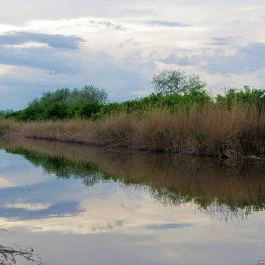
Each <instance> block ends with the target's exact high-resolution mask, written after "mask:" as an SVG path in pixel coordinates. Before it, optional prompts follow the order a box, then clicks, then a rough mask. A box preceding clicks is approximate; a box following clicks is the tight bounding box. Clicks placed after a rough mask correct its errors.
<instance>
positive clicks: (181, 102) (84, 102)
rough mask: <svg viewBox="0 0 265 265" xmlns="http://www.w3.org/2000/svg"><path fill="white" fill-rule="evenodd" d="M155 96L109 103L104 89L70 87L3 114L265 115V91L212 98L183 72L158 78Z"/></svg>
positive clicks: (28, 117) (37, 117)
mask: <svg viewBox="0 0 265 265" xmlns="http://www.w3.org/2000/svg"><path fill="white" fill-rule="evenodd" d="M153 85H154V90H155V93H152V94H151V95H149V96H146V97H142V98H138V99H134V100H128V101H125V102H121V103H117V102H111V103H108V102H107V98H108V96H107V94H106V92H105V91H104V90H101V89H98V88H96V87H94V86H85V87H84V88H82V89H73V90H70V89H68V88H62V89H58V90H56V91H54V92H47V93H45V94H43V96H42V97H41V98H39V99H35V100H33V101H32V102H31V103H30V104H28V106H27V107H26V108H25V109H23V110H20V111H15V112H12V111H0V119H15V120H21V121H41V120H63V119H72V118H82V119H92V120H95V119H101V118H104V117H106V116H109V115H113V114H115V115H116V114H120V113H127V114H131V113H134V114H137V115H144V113H146V112H147V111H152V110H162V109H166V110H169V111H170V112H187V111H190V110H194V109H195V110H197V111H201V110H202V109H205V107H207V106H215V107H217V108H219V107H221V108H222V109H227V110H231V109H232V108H233V106H235V105H241V106H242V107H244V108H247V109H249V110H252V109H253V106H254V108H256V110H257V112H258V114H259V116H260V115H261V113H264V112H265V90H262V89H253V88H250V87H246V86H245V87H244V89H241V90H237V89H229V90H227V91H226V93H225V94H224V95H218V96H217V97H216V98H213V97H211V96H210V95H209V94H208V93H207V91H206V90H205V82H204V81H202V80H201V79H200V77H199V76H198V75H194V74H193V75H188V74H186V73H184V72H180V71H163V72H162V73H160V74H159V75H156V76H154V79H153Z"/></svg>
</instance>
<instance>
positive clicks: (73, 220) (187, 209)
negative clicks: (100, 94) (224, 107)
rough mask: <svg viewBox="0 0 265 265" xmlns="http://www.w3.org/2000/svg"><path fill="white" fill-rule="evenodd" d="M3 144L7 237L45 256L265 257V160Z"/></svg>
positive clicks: (66, 261)
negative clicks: (234, 159)
mask: <svg viewBox="0 0 265 265" xmlns="http://www.w3.org/2000/svg"><path fill="white" fill-rule="evenodd" d="M1 146H2V149H1V151H0V161H1V162H0V225H1V227H2V228H3V229H5V230H3V231H0V233H1V241H0V244H1V245H4V246H12V247H15V248H22V249H25V248H27V247H32V248H34V251H35V252H34V253H36V254H38V255H39V256H40V257H41V258H42V260H43V262H44V264H50V265H59V264H60V265H85V264H86V265H87V264H91V265H105V264H106V265H110V264H115V265H125V264H126V265H135V264H138V265H144V264H145V265H150V264H152V265H171V264H172V265H173V264H174V265H175V264H189V265H190V264H202V265H205V264H211V265H214V264H218V265H219V264H220V265H221V264H238V265H244V264H246V265H249V264H258V260H263V259H265V251H264V249H265V232H264V231H265V211H264V209H265V165H264V163H257V162H251V163H247V162H244V163H241V164H238V163H237V164H235V163H234V162H226V163H220V162H218V161H216V160H214V159H206V158H204V159H194V158H178V157H176V156H165V155H151V154H147V153H142V154H139V153H129V152H126V151H119V152H114V151H104V150H102V149H96V148H91V147H84V146H81V145H70V144H62V143H49V142H43V141H39V142H37V141H26V142H23V143H22V142H16V143H15V142H3V143H2V144H1ZM18 262H19V263H18V264H28V263H27V262H26V261H25V260H24V259H22V258H19V257H18Z"/></svg>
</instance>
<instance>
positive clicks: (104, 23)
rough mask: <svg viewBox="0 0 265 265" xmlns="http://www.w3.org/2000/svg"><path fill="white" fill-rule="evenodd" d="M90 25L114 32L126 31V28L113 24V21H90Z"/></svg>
mask: <svg viewBox="0 0 265 265" xmlns="http://www.w3.org/2000/svg"><path fill="white" fill-rule="evenodd" d="M89 23H90V24H92V25H94V26H104V27H106V28H108V29H112V30H125V27H124V26H122V25H121V24H118V23H113V22H111V21H96V20H90V21H89Z"/></svg>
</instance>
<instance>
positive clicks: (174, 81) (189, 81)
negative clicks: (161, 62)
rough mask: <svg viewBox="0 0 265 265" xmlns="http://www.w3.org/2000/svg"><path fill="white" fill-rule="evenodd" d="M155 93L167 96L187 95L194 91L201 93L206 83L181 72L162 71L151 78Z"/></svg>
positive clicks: (194, 76)
mask: <svg viewBox="0 0 265 265" xmlns="http://www.w3.org/2000/svg"><path fill="white" fill-rule="evenodd" d="M152 83H153V87H154V90H155V92H157V93H160V94H163V95H168V94H171V95H172V94H182V95H187V94H189V93H191V92H194V91H202V90H203V89H204V88H205V86H206V83H205V82H204V81H202V80H201V78H200V77H199V76H198V75H196V74H192V75H188V74H186V73H185V72H182V71H163V72H161V73H160V74H158V75H155V76H154V78H153V82H152Z"/></svg>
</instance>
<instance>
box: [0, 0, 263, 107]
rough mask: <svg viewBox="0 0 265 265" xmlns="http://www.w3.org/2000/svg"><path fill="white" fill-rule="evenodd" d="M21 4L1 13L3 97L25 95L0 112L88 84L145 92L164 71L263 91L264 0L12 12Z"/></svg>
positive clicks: (118, 93)
mask: <svg viewBox="0 0 265 265" xmlns="http://www.w3.org/2000/svg"><path fill="white" fill-rule="evenodd" d="M19 3H20V1H18V0H11V1H8V2H7V3H5V4H3V6H2V8H1V12H2V14H3V15H1V14H0V34H2V35H0V51H1V52H0V64H2V65H1V66H0V75H1V79H0V88H1V89H0V96H1V98H8V94H7V93H5V92H4V91H7V89H9V90H10V91H11V92H10V93H11V94H12V93H13V92H12V91H17V90H18V89H20V90H23V91H25V94H26V95H27V97H22V98H21V99H18V100H17V102H15V103H12V102H11V98H10V99H9V100H5V101H4V102H5V104H4V103H3V102H0V108H6V107H7V105H8V104H10V105H12V107H14V108H16V107H21V106H24V105H25V104H26V103H27V100H29V99H32V98H34V97H36V96H39V95H40V93H41V92H42V91H43V90H46V89H54V88H57V87H64V86H69V87H73V86H82V85H84V84H86V83H93V84H95V85H98V86H100V87H105V88H106V89H107V91H108V92H110V93H111V95H110V97H111V99H114V100H120V99H125V98H131V97H135V96H137V95H143V94H145V93H146V92H148V91H150V83H151V78H152V75H153V73H154V72H156V71H157V70H158V69H162V68H163V67H173V68H182V69H187V70H188V71H191V72H198V73H200V74H201V75H202V76H205V77H206V78H207V81H208V83H209V84H210V86H211V89H213V88H214V87H215V89H218V88H220V87H225V86H227V85H228V84H230V85H240V84H241V82H240V81H242V85H243V84H244V83H245V82H246V81H248V83H250V84H258V85H259V86H260V87H264V86H265V81H263V80H264V79H265V78H264V68H265V66H264V65H265V63H264V60H263V56H264V55H263V54H264V47H265V46H264V45H265V44H264V43H265V35H264V34H261V33H262V32H263V25H264V22H265V16H264V8H265V5H264V3H263V1H260V0H254V1H252V2H251V3H250V2H249V1H247V0H243V1H242V0H240V1H239V0H234V1H228V0H225V1H222V2H220V1H218V2H217V1H215V2H213V1H210V0H203V1H200V3H198V1H195V0H190V1H183V0H178V1H175V0H174V1H173V0H167V1H162V0H155V1H152V4H150V1H148V0H142V1H140V0H137V1H136V2H135V1H134V2H129V3H128V2H126V3H125V2H124V1H121V0H112V1H111V4H109V2H106V1H104V0H99V1H96V2H92V1H84V0H77V1H68V3H67V5H65V4H64V3H65V2H64V1H62V0H59V1H57V5H58V6H60V7H61V8H60V10H58V9H56V10H55V9H51V7H52V6H53V5H54V2H53V1H51V0H47V1H45V2H43V1H42V2H40V1H33V0H26V1H25V3H23V4H24V8H23V10H26V11H25V12H24V11H19V10H18V9H16V8H14V7H16V6H18V7H19ZM107 3H108V4H107ZM55 11H56V12H55ZM10 32H13V33H12V34H11V33H10ZM14 32H16V33H15V34H14ZM158 65H160V67H158ZM162 65H164V66H163V67H161V66H162ZM10 67H12V68H11V69H10ZM3 69H5V70H3ZM14 69H16V70H17V69H19V73H18V72H17V71H15V70H14ZM29 71H30V73H31V74H30V75H26V73H27V72H29ZM246 77H247V78H246ZM256 78H258V79H256ZM246 79H247V80H246ZM228 80H229V81H228ZM42 82H43V83H42ZM232 82H235V84H232ZM14 93H15V92H14Z"/></svg>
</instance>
